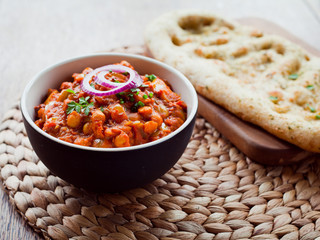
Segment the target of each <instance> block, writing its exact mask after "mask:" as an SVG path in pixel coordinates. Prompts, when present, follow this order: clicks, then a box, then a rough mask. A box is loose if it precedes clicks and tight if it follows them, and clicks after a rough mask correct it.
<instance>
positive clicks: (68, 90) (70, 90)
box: [66, 88, 76, 94]
mask: <svg viewBox="0 0 320 240" xmlns="http://www.w3.org/2000/svg"><path fill="white" fill-rule="evenodd" d="M66 91H67V92H69V93H72V94H75V93H76V92H75V91H73V90H72V89H70V88H68V89H66Z"/></svg>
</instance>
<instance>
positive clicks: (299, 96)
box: [145, 10, 320, 152]
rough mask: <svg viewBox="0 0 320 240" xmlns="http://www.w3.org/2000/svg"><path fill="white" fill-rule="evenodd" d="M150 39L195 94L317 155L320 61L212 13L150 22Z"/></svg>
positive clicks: (156, 54) (188, 13)
mask: <svg viewBox="0 0 320 240" xmlns="http://www.w3.org/2000/svg"><path fill="white" fill-rule="evenodd" d="M145 42H146V45H147V47H148V48H149V50H150V52H151V54H152V55H153V57H155V58H156V59H158V60H160V61H163V62H165V63H167V64H169V65H171V66H174V67H175V68H177V69H178V70H180V71H181V72H182V73H183V74H185V75H186V76H187V77H188V78H189V80H190V81H191V82H192V84H193V85H194V87H195V88H196V90H197V91H198V93H200V94H201V95H203V96H205V97H207V98H209V99H211V100H212V101H214V102H215V103H217V104H219V105H221V106H223V107H224V108H226V109H227V110H229V111H231V112H233V113H234V114H236V115H237V116H239V117H240V118H242V119H243V120H246V121H249V122H252V123H254V124H256V125H259V126H261V127H262V128H264V129H265V130H267V131H269V132H270V133H272V134H274V135H276V136H278V137H279V138H281V139H284V140H286V141H288V142H291V143H293V144H295V145H297V146H299V147H301V148H303V149H305V150H308V151H313V152H320V58H318V57H315V56H313V55H312V54H310V53H308V52H306V51H305V50H304V49H302V48H301V47H300V46H298V45H296V44H294V43H292V42H290V41H288V40H286V39H284V38H281V37H279V36H275V35H267V34H263V33H262V32H260V31H258V30H256V29H253V28H251V27H248V26H243V25H240V24H238V23H237V22H233V21H229V20H225V19H223V18H221V17H218V16H216V15H214V14H212V13H210V12H204V11H198V10H191V11H185V10H183V11H176V12H171V13H168V14H165V15H163V16H160V17H159V18H157V19H155V20H154V21H152V22H151V23H150V24H149V25H148V26H147V28H146V31H145Z"/></svg>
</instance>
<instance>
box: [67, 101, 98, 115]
mask: <svg viewBox="0 0 320 240" xmlns="http://www.w3.org/2000/svg"><path fill="white" fill-rule="evenodd" d="M89 98H90V97H89V96H88V97H86V98H84V97H81V98H79V103H76V102H75V101H72V102H69V103H68V108H67V114H70V113H72V112H73V111H76V112H78V113H81V111H84V114H85V115H88V114H89V112H90V108H92V107H93V105H94V103H93V102H92V103H88V100H89Z"/></svg>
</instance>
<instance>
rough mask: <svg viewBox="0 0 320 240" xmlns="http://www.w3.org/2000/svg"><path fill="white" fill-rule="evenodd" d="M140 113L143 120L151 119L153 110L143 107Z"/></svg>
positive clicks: (139, 110)
mask: <svg viewBox="0 0 320 240" xmlns="http://www.w3.org/2000/svg"><path fill="white" fill-rule="evenodd" d="M138 113H140V114H141V115H142V116H143V118H146V119H148V118H150V117H151V114H152V108H151V107H149V106H143V107H141V108H139V109H138Z"/></svg>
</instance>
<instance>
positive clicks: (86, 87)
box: [81, 65, 142, 96]
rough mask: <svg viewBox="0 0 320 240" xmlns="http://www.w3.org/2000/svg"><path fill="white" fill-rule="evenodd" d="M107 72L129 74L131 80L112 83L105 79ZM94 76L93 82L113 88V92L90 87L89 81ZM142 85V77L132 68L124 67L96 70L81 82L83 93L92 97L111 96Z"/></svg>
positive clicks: (116, 66)
mask: <svg viewBox="0 0 320 240" xmlns="http://www.w3.org/2000/svg"><path fill="white" fill-rule="evenodd" d="M107 71H114V72H120V73H123V72H128V73H129V76H130V77H129V80H128V81H127V82H124V83H116V82H111V81H108V80H107V79H106V78H105V77H104V75H105V74H106V73H107ZM94 75H96V76H95V77H94V78H93V81H95V82H96V83H97V84H99V85H102V86H104V87H107V88H111V90H107V91H100V90H96V89H95V88H94V87H92V86H90V83H89V81H90V80H91V79H92V77H93V76H94ZM141 84H142V79H141V77H140V75H139V74H138V73H137V72H136V71H134V70H132V69H131V68H129V67H125V66H122V65H106V66H103V67H99V68H96V69H94V70H93V71H92V72H90V73H88V74H87V75H86V76H85V77H84V79H83V80H82V82H81V89H82V91H84V92H86V93H87V94H90V95H95V96H109V95H113V94H116V93H119V92H122V91H125V90H128V89H131V88H136V87H139V86H140V85H141Z"/></svg>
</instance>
